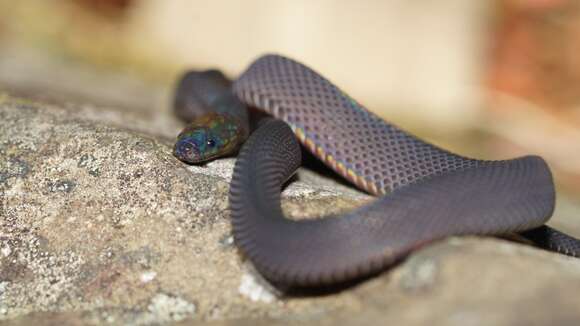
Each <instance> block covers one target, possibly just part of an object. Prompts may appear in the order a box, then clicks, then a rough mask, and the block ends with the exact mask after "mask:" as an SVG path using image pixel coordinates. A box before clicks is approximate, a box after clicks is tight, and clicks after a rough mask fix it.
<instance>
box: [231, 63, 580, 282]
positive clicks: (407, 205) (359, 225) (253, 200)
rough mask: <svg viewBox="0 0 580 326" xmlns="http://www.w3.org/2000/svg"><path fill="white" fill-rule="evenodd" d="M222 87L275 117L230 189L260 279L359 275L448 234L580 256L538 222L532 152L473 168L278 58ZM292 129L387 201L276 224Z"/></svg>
mask: <svg viewBox="0 0 580 326" xmlns="http://www.w3.org/2000/svg"><path fill="white" fill-rule="evenodd" d="M233 89H234V93H235V94H236V95H237V96H238V97H239V98H240V99H241V100H242V101H244V102H245V103H247V104H249V105H252V106H255V107H258V108H260V109H262V110H264V111H267V112H268V113H270V114H271V115H273V116H274V117H276V118H278V119H281V120H283V121H280V120H273V119H272V120H267V121H266V122H264V123H262V124H261V126H260V128H258V130H256V131H255V132H254V133H253V134H252V135H251V136H250V138H249V139H248V141H246V143H245V144H244V145H243V147H242V149H241V151H240V154H239V157H238V160H237V161H236V166H235V169H234V174H233V177H232V182H231V187H230V207H231V210H232V225H233V234H234V238H235V241H236V244H237V245H238V246H239V247H240V249H241V250H242V251H243V252H244V253H245V254H246V255H247V256H248V257H249V258H250V260H251V261H252V262H253V263H254V265H255V266H256V268H257V269H258V270H259V271H260V272H261V273H262V274H263V275H265V276H266V277H267V278H268V279H270V280H271V281H274V282H278V283H284V284H288V285H299V286H313V285H314V286H317V285H321V284H329V283H336V282H342V281H345V280H350V279H353V278H358V277H362V276H366V275H369V274H371V273H373V272H377V271H380V270H381V269H383V268H385V267H386V266H388V265H390V264H392V263H394V262H396V261H397V260H399V259H401V258H403V257H405V255H406V254H408V253H409V252H411V251H412V250H414V249H416V248H418V247H420V246H422V245H424V244H426V243H430V242H432V241H435V240H438V239H442V238H444V237H447V236H452V235H466V234H476V235H503V234H507V233H511V232H522V233H520V234H521V235H522V236H523V237H524V238H526V239H529V240H530V241H532V242H533V243H535V244H537V245H540V246H542V247H544V248H548V249H551V250H555V251H558V252H561V253H564V254H567V255H572V256H578V254H579V253H580V241H579V240H577V239H574V238H572V237H570V236H567V235H564V234H563V233H561V232H558V231H556V230H553V229H551V228H549V227H547V226H543V224H544V223H545V222H546V221H547V220H548V219H549V218H550V216H551V215H552V213H553V210H554V203H555V192H554V184H553V181H552V175H551V172H550V169H549V168H548V166H547V164H546V162H544V160H543V159H542V158H540V157H537V156H527V157H522V158H517V159H512V160H505V161H480V160H474V159H469V158H465V157H462V156H459V155H456V154H453V153H450V152H448V151H445V150H443V149H440V148H438V147H436V146H433V145H431V144H428V143H426V142H424V141H422V140H420V139H418V138H416V137H414V136H412V135H410V134H408V133H406V132H404V131H402V130H400V129H398V128H397V127H395V126H393V125H391V124H389V123H387V122H385V121H383V120H381V119H380V118H378V117H377V116H376V115H374V114H372V113H370V112H369V111H367V110H366V109H365V108H364V107H362V106H361V105H360V104H359V103H357V102H355V101H354V100H352V99H351V98H350V97H349V96H348V95H346V94H345V93H344V92H342V91H341V90H339V89H338V88H337V87H336V86H334V85H333V84H331V83H330V82H329V81H328V80H326V79H325V78H323V77H321V76H320V75H318V74H317V73H316V72H314V71H313V70H311V69H309V68H307V67H305V66H303V65H301V64H300V63H297V62H295V61H292V60H290V59H287V58H283V57H280V56H275V55H270V56H265V57H262V58H260V59H258V60H257V61H256V62H255V63H254V64H252V65H251V66H250V67H249V68H248V70H247V71H246V72H245V73H244V74H242V76H241V77H240V78H239V79H238V80H236V81H235V82H234V87H233ZM288 125H290V127H288ZM293 133H294V134H296V135H297V136H298V137H297V138H298V139H299V140H300V141H301V142H302V143H303V144H304V145H305V146H306V147H307V148H309V149H310V151H312V152H313V153H314V155H316V156H317V157H319V158H320V159H322V160H323V161H324V162H325V163H326V164H327V165H328V166H329V167H331V168H332V169H334V170H335V171H337V172H338V173H340V174H341V175H343V176H344V177H346V178H347V179H349V180H351V181H352V182H354V183H355V184H356V185H357V186H358V187H360V188H361V189H364V190H367V191H369V192H371V193H373V194H384V193H390V194H388V195H385V196H382V197H380V198H378V199H377V200H376V201H375V202H373V203H371V204H369V205H366V206H363V207H361V208H359V209H356V210H355V211H353V212H350V213H348V214H345V215H343V216H338V217H326V218H320V219H316V220H307V221H293V220H290V219H287V218H285V216H284V214H283V212H282V209H281V207H280V189H281V187H282V185H283V183H284V182H285V181H286V180H287V179H288V178H289V177H290V176H291V175H292V174H293V173H294V171H295V170H296V169H297V168H298V166H299V165H300V147H299V145H298V142H297V141H296V138H295V137H294V135H293Z"/></svg>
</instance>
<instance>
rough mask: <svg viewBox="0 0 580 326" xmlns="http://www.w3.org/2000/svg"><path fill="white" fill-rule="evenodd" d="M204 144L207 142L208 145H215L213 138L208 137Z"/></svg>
mask: <svg viewBox="0 0 580 326" xmlns="http://www.w3.org/2000/svg"><path fill="white" fill-rule="evenodd" d="M206 144H207V146H208V147H214V146H215V140H213V139H208V140H207V143H206Z"/></svg>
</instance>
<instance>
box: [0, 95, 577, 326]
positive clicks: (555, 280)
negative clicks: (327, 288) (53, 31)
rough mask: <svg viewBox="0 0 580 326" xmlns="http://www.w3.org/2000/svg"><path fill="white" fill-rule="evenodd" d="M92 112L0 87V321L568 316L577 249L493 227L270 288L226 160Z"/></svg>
mask: <svg viewBox="0 0 580 326" xmlns="http://www.w3.org/2000/svg"><path fill="white" fill-rule="evenodd" d="M100 112H102V111H99V110H98V109H96V108H95V109H94V110H93V109H91V108H87V107H75V106H74V105H67V106H66V107H61V106H56V105H46V104H42V103H37V102H30V101H26V100H21V99H15V98H12V97H9V96H7V95H3V96H0V322H1V321H2V320H4V321H6V322H9V323H11V324H15V325H28V324H37V325H52V324H59V325H60V324H69V325H81V324H129V325H148V324H160V323H161V324H163V323H171V322H176V323H179V324H183V325H189V324H198V323H200V324H201V323H204V322H212V323H215V324H232V325H243V324H247V325H253V324H263V325H266V324H268V325H269V324H271V323H273V322H277V323H282V324H295V323H306V324H312V325H318V324H322V325H334V324H338V323H340V324H353V325H354V324H357V325H359V324H361V325H365V324H367V325H376V324H387V323H389V324H409V325H424V324H431V325H490V324H494V325H530V324H571V325H575V324H578V321H579V320H580V296H578V293H580V262H579V261H577V260H574V259H570V258H567V257H563V256H559V255H555V254H551V253H547V252H543V251H539V250H536V249H533V248H529V247H526V246H523V245H519V244H514V243H509V242H506V241H504V240H498V239H480V238H461V239H459V238H452V239H449V240H446V241H442V242H439V243H437V244H435V245H433V246H428V247H426V248H424V249H423V250H420V251H419V252H417V253H416V254H414V255H412V256H411V257H410V259H408V260H407V261H405V262H404V263H402V264H400V265H399V266H396V267H394V268H392V269H390V270H389V271H386V272H384V273H382V274H381V275H379V276H377V277H375V278H373V279H370V280H367V281H366V282H362V283H360V284H357V285H355V286H352V287H349V288H347V289H344V290H342V291H334V292H330V293H326V294H324V295H302V296H284V295H283V294H282V293H280V292H277V291H275V290H273V289H272V288H271V287H269V286H268V285H267V284H266V283H265V282H264V281H263V280H260V278H259V276H258V275H257V274H255V272H254V271H253V270H252V269H251V266H250V265H249V264H248V263H247V262H245V261H244V259H243V257H242V256H241V255H240V254H239V253H238V251H237V250H236V248H235V246H234V244H233V242H232V238H231V234H230V225H229V220H228V216H229V213H228V207H227V193H228V181H229V178H230V175H231V170H232V167H233V162H234V161H233V159H225V160H219V161H216V162H214V163H211V164H208V165H206V166H201V167H190V166H185V165H184V164H182V163H180V162H179V161H177V160H176V159H175V158H174V157H173V156H172V155H171V139H170V138H169V137H166V136H163V135H166V134H169V133H170V131H169V132H168V131H167V130H171V127H166V128H167V129H165V130H164V131H162V132H159V133H155V132H151V133H146V132H144V131H143V130H147V128H142V129H139V128H138V129H134V128H130V127H127V128H123V127H120V125H122V124H123V121H122V118H121V120H120V121H115V123H114V124H112V123H111V122H110V121H109V119H108V118H107V117H108V115H106V114H105V115H104V116H103V117H102V118H100V117H101V116H100V115H101V113H100ZM87 117H88V118H87ZM167 121H170V119H169V118H168V119H167ZM126 123H127V125H128V126H129V125H130V121H126ZM173 124H175V122H171V123H169V124H167V126H172V125H173ZM113 125H115V126H113ZM177 132H178V130H177V129H176V130H175V133H177ZM159 135H161V136H159ZM368 200H369V198H368V197H367V196H365V195H362V194H360V193H358V192H356V191H353V190H351V189H349V188H347V187H345V186H341V185H338V184H336V183H335V182H333V181H330V180H328V179H326V178H324V177H321V176H319V175H316V174H315V173H313V172H310V171H301V172H300V175H299V178H298V181H296V182H293V183H292V184H291V185H290V186H289V187H288V188H287V189H286V190H285V192H284V209H285V210H286V212H288V214H290V215H291V216H293V217H295V218H303V217H307V216H320V215H324V214H328V213H336V212H340V211H344V210H348V209H351V208H352V207H355V206H358V205H360V204H362V203H364V202H366V201H368Z"/></svg>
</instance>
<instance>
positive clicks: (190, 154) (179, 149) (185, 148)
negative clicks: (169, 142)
mask: <svg viewBox="0 0 580 326" xmlns="http://www.w3.org/2000/svg"><path fill="white" fill-rule="evenodd" d="M173 155H174V156H175V157H177V158H178V159H179V160H180V161H183V162H187V163H198V162H199V161H201V160H202V157H201V154H200V151H199V148H198V147H197V145H196V144H195V143H194V142H191V141H189V140H187V139H182V140H180V141H178V142H176V143H175V146H174V147H173Z"/></svg>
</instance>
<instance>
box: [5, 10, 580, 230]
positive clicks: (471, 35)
mask: <svg viewBox="0 0 580 326" xmlns="http://www.w3.org/2000/svg"><path fill="white" fill-rule="evenodd" d="M579 50H580V4H579V3H578V1H573V0H493V1H465V0H439V1H408V0H391V1H380V0H364V1H331V0H318V1H308V0H294V1H282V0H268V1H267V0H232V1H211V0H51V1H38V0H19V1H11V0H0V92H4V93H8V94H13V95H16V96H22V97H27V98H33V99H39V100H44V101H48V102H54V103H92V104H93V105H94V106H95V107H97V108H99V109H102V110H103V111H107V110H109V111H110V112H111V114H110V117H111V118H110V120H111V121H112V122H114V121H115V119H116V118H115V114H116V113H115V112H117V111H118V110H123V111H124V112H129V113H130V114H133V115H134V116H135V117H136V118H135V121H136V122H135V124H136V125H137V126H136V127H135V129H136V130H139V131H142V132H146V133H149V134H152V135H160V136H161V137H166V138H168V139H170V138H171V137H174V136H175V134H177V133H178V131H179V125H177V124H176V123H175V121H173V120H172V119H173V118H172V117H171V111H170V109H169V103H170V98H171V94H172V93H171V92H172V86H173V83H174V81H175V79H176V78H177V76H178V75H179V74H180V73H181V72H182V71H183V70H184V69H188V68H196V69H205V68H208V67H216V68H219V69H222V70H224V71H225V72H226V73H227V74H228V75H229V76H231V77H232V78H233V77H235V76H236V75H237V74H239V73H240V72H241V71H242V70H243V69H244V68H245V67H246V66H247V65H248V64H249V63H250V62H251V61H252V60H253V59H254V58H256V57H257V56H259V55H261V54H264V53H272V52H274V53H280V54H284V55H287V56H290V57H292V58H295V59H298V60H300V61H302V62H304V63H306V64H307V65H309V66H311V67H313V68H314V69H315V70H317V71H319V72H321V73H322V74H323V75H325V76H327V77H328V78H329V79H330V80H332V81H334V82H335V83H336V84H337V85H339V86H340V87H341V88H342V89H344V90H345V91H347V92H348V93H349V94H351V95H352V96H353V97H354V98H356V99H358V100H359V101H360V102H362V103H363V104H365V105H366V106H367V107H369V108H370V109H371V110H373V111H375V112H376V113H378V114H379V115H381V116H383V117H384V118H385V119H387V120H389V121H392V122H394V123H395V124H397V125H399V126H401V127H403V128H405V129H407V130H410V131H412V132H414V133H416V134H419V135H420V136H422V137H425V138H427V139H428V140H430V141H432V142H434V143H436V144H439V145H441V146H444V147H446V148H449V149H452V150H454V151H457V152H459V153H462V154H465V155H471V156H474V157H478V158H488V159H490V158H493V159H502V158H509V157H513V156H518V155H525V154H529V153H534V154H538V155H541V156H543V157H545V158H546V159H547V160H548V162H549V164H550V166H551V167H552V168H553V169H554V171H555V177H556V181H557V185H558V190H559V197H558V209H557V214H556V220H555V222H554V223H553V224H560V225H561V226H564V228H566V227H568V228H570V227H571V225H573V227H574V228H576V229H577V230H580V214H577V212H578V211H579V209H578V207H580V87H579V85H580V56H579V55H577V54H578V53H579V52H580V51H579ZM113 108H114V109H113ZM139 121H141V122H139ZM143 121H145V122H143ZM147 121H148V122H147ZM567 224H569V225H567ZM577 235H580V234H577Z"/></svg>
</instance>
